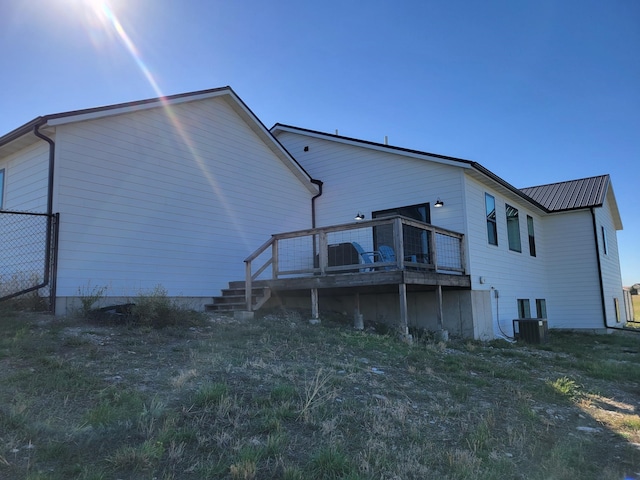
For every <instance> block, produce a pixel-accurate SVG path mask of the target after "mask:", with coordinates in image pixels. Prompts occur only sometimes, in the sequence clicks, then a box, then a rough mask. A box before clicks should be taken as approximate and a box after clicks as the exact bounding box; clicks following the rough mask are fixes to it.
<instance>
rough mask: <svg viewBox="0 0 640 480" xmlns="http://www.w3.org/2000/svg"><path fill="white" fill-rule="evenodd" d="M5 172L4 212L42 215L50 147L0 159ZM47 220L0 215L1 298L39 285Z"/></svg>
mask: <svg viewBox="0 0 640 480" xmlns="http://www.w3.org/2000/svg"><path fill="white" fill-rule="evenodd" d="M2 169H4V203H3V205H2V209H3V210H6V211H18V212H31V213H45V212H46V209H47V184H48V172H49V145H48V144H47V143H45V142H44V141H36V142H35V143H34V144H32V145H30V146H29V147H26V148H24V149H23V150H21V151H19V152H16V153H14V154H12V155H10V156H7V157H5V158H0V170H2ZM46 231H47V223H46V218H45V217H42V216H32V215H15V214H9V213H3V214H0V295H4V294H8V293H15V292H16V291H17V290H20V289H23V288H27V287H31V286H32V285H35V284H36V283H39V282H42V280H43V274H44V264H45V255H46Z"/></svg>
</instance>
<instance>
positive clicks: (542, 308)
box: [536, 298, 547, 318]
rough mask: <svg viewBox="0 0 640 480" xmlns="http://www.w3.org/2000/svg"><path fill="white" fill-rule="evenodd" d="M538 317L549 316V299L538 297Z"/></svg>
mask: <svg viewBox="0 0 640 480" xmlns="http://www.w3.org/2000/svg"><path fill="white" fill-rule="evenodd" d="M536 318H547V301H546V300H545V299H544V298H536Z"/></svg>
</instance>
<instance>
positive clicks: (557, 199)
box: [271, 123, 622, 230]
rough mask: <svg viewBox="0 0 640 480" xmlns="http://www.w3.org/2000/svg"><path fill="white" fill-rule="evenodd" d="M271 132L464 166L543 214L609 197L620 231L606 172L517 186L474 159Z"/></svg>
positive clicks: (278, 127)
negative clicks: (604, 173)
mask: <svg viewBox="0 0 640 480" xmlns="http://www.w3.org/2000/svg"><path fill="white" fill-rule="evenodd" d="M271 132H272V133H273V134H274V135H277V133H278V132H292V133H302V134H304V135H308V136H311V137H315V138H324V139H329V140H333V141H337V142H340V143H344V144H348V145H356V146H360V147H366V148H370V149H373V150H378V151H386V152H389V153H397V154H401V155H404V156H409V157H413V158H418V159H424V160H430V161H433V162H437V163H444V164H447V165H454V166H458V167H461V168H464V169H467V170H468V171H469V172H470V173H471V174H472V175H474V176H476V177H478V178H484V179H489V180H491V181H492V182H494V184H495V183H497V184H498V185H500V186H501V187H503V188H504V189H506V190H507V191H508V192H509V193H511V194H515V195H517V196H518V197H520V198H522V199H523V200H525V201H527V202H529V203H530V204H531V205H532V206H534V207H536V208H538V209H539V210H541V211H542V212H544V213H555V212H562V211H570V210H580V209H587V208H591V207H602V206H603V205H604V202H605V199H606V198H607V197H609V199H610V204H611V210H612V215H613V220H614V224H615V226H616V228H617V229H618V230H622V220H621V219H620V213H619V211H618V206H617V203H616V200H615V196H614V195H613V188H612V187H611V181H610V178H609V175H600V176H596V177H590V178H583V179H578V180H570V181H567V182H558V183H552V184H548V185H540V186H536V187H528V188H522V189H520V188H516V187H514V186H513V185H511V184H510V183H508V182H507V181H505V180H504V179H502V178H500V177H499V176H498V175H496V174H495V173H493V172H491V171H490V170H488V169H487V168H485V167H483V166H482V165H481V164H479V163H478V162H474V161H471V160H464V159H461V158H456V157H450V156H446V155H440V154H435V153H428V152H422V151H419V150H412V149H408V148H402V147H396V146H393V145H387V144H382V143H376V142H371V141H367V140H359V139H357V138H351V137H345V136H341V135H338V134H335V135H334V134H330V133H324V132H318V131H315V130H309V129H306V128H301V127H294V126H292V125H285V124H281V123H276V124H275V125H274V126H273V127H271Z"/></svg>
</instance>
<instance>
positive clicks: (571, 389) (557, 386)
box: [547, 377, 579, 399]
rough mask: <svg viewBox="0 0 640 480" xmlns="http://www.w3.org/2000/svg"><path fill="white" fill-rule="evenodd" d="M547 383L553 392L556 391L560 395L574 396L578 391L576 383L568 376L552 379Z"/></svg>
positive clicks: (570, 397)
mask: <svg viewBox="0 0 640 480" xmlns="http://www.w3.org/2000/svg"><path fill="white" fill-rule="evenodd" d="M547 385H548V386H549V387H550V388H551V389H552V391H554V392H555V393H558V394H560V395H561V396H563V397H566V398H569V399H572V398H574V397H575V396H576V395H577V394H578V392H579V387H578V384H577V383H576V382H575V380H572V379H570V378H568V377H560V378H557V379H555V380H554V381H548V382H547Z"/></svg>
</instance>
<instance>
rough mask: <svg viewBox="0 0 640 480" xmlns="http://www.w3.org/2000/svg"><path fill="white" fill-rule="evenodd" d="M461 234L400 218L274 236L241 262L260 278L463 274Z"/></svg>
mask: <svg viewBox="0 0 640 480" xmlns="http://www.w3.org/2000/svg"><path fill="white" fill-rule="evenodd" d="M463 237H464V236H463V234H461V233H457V232H453V231H451V230H446V229H443V228H438V227H435V226H433V225H429V224H426V223H422V222H419V221H416V220H412V219H409V218H406V217H402V216H393V217H385V218H381V219H374V220H367V221H361V222H357V223H351V224H346V225H335V226H329V227H320V228H311V229H308V230H299V231H296V232H287V233H278V234H275V235H273V236H272V237H271V238H270V239H269V241H267V242H266V243H264V244H263V245H262V246H261V247H260V248H258V249H257V250H256V251H255V252H254V253H253V254H251V255H250V256H249V257H247V259H245V270H246V271H245V278H246V279H245V281H246V286H245V287H246V294H247V297H246V298H247V307H248V310H251V286H252V283H253V282H254V281H255V280H259V279H279V278H292V277H301V276H312V275H336V274H345V273H361V272H379V271H385V270H413V271H428V272H438V273H450V274H464V272H465V268H464V266H465V260H464V246H463Z"/></svg>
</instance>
